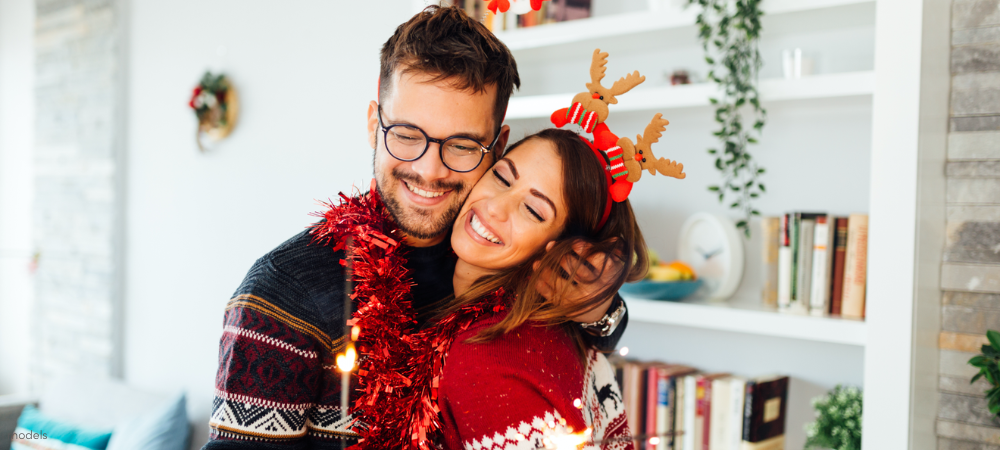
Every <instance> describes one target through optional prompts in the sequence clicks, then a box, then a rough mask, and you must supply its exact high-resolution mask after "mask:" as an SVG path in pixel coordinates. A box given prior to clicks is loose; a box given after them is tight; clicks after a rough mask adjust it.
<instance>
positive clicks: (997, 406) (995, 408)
mask: <svg viewBox="0 0 1000 450" xmlns="http://www.w3.org/2000/svg"><path fill="white" fill-rule="evenodd" d="M986 339H988V340H989V341H990V343H989V344H983V347H982V348H981V349H980V351H982V354H979V355H976V356H973V357H972V359H970V360H969V364H971V365H972V366H974V367H976V368H978V369H979V373H977V374H976V376H974V377H972V381H970V382H969V383H970V384H971V383H975V382H976V380H978V379H979V378H986V381H988V382H989V383H990V386H993V387H992V388H990V389H989V390H987V391H986V404H987V406H988V407H989V409H990V414H993V415H994V416H997V415H998V414H1000V332H997V331H996V330H989V331H987V332H986Z"/></svg>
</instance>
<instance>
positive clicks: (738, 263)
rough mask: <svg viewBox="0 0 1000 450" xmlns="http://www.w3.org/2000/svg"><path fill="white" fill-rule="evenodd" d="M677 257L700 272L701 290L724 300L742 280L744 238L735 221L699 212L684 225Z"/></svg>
mask: <svg viewBox="0 0 1000 450" xmlns="http://www.w3.org/2000/svg"><path fill="white" fill-rule="evenodd" d="M677 249H678V251H677V254H678V259H680V260H681V261H684V262H685V263H687V264H688V265H689V266H691V268H692V269H694V273H696V274H697V275H698V279H699V280H702V282H703V284H702V287H701V289H700V290H699V292H701V293H703V294H704V295H705V296H706V297H708V298H709V299H711V300H725V299H728V298H729V297H731V296H732V295H733V293H735V292H736V288H738V287H739V286H740V280H742V279H743V239H742V238H741V237H740V234H739V232H738V231H737V230H736V225H735V224H733V221H732V220H729V219H728V218H726V217H724V216H720V215H716V214H709V213H697V214H695V215H692V216H691V217H689V218H688V219H687V221H685V222H684V225H683V226H681V233H680V241H679V242H678V246H677Z"/></svg>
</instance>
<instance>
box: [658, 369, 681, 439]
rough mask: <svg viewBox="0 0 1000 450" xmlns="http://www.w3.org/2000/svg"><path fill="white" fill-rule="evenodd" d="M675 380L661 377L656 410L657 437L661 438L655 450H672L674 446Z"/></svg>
mask: <svg viewBox="0 0 1000 450" xmlns="http://www.w3.org/2000/svg"><path fill="white" fill-rule="evenodd" d="M674 380H675V378H673V377H670V376H664V375H660V377H659V382H658V387H657V390H658V391H659V399H658V400H657V409H656V435H657V436H659V437H660V443H659V444H657V445H656V449H655V450H670V449H672V448H673V446H674V442H673V437H672V434H673V431H674V407H675V406H674V405H675V404H676V402H677V400H676V397H675V395H676V393H675V391H676V388H675V386H674Z"/></svg>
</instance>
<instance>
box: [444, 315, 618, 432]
mask: <svg viewBox="0 0 1000 450" xmlns="http://www.w3.org/2000/svg"><path fill="white" fill-rule="evenodd" d="M503 316H504V315H503V314H499V315H497V316H494V317H491V318H488V319H485V320H482V321H480V322H477V323H475V324H473V325H472V326H471V327H469V329H468V330H466V331H464V332H462V333H460V334H459V335H458V336H457V337H456V338H455V342H454V343H453V344H452V346H451V349H450V350H449V352H448V357H447V359H446V360H445V365H444V373H443V374H442V376H441V388H440V392H439V395H440V400H439V405H440V407H441V415H442V418H443V430H442V431H443V434H444V438H445V448H448V449H459V448H462V449H466V450H507V449H510V450H513V449H525V450H526V449H535V448H549V447H551V445H547V444H551V443H552V442H556V441H558V440H559V439H560V438H563V439H565V438H567V437H569V436H568V435H570V434H576V433H582V432H584V430H585V429H587V428H590V430H591V433H590V439H589V440H588V445H586V446H584V447H583V448H585V449H588V450H597V449H601V450H612V449H614V450H617V449H623V450H624V449H634V448H635V447H634V445H633V442H632V441H631V434H630V433H629V429H628V425H627V423H626V420H625V406H624V405H623V404H622V395H621V391H620V389H619V387H618V383H617V382H616V381H615V378H614V376H615V375H614V370H613V369H612V368H611V364H609V363H608V360H607V359H605V358H604V355H603V354H601V353H599V352H597V351H594V350H589V351H588V353H587V357H586V361H585V362H584V363H581V361H580V358H579V357H578V356H577V353H576V347H575V345H574V344H573V341H572V340H571V339H570V337H569V335H568V334H567V333H566V332H565V331H564V330H563V329H562V328H561V327H559V326H551V327H546V326H541V325H539V324H537V323H530V322H529V323H526V324H524V325H522V326H520V327H518V328H516V329H514V330H512V331H510V332H509V333H507V334H505V335H504V336H502V337H499V338H497V339H494V340H492V341H489V342H485V343H468V342H465V341H466V340H467V339H469V338H471V337H473V336H475V335H476V334H478V333H479V331H481V330H483V329H485V328H486V327H488V326H490V325H493V324H496V323H497V322H499V321H500V320H501V319H502V318H503ZM547 441H548V442H547Z"/></svg>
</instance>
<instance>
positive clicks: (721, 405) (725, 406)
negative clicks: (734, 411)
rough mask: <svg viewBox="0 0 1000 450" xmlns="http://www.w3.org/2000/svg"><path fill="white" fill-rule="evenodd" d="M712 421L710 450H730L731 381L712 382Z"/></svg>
mask: <svg viewBox="0 0 1000 450" xmlns="http://www.w3.org/2000/svg"><path fill="white" fill-rule="evenodd" d="M711 410H712V420H711V421H710V422H711V427H710V430H709V436H711V438H710V439H709V440H708V441H709V442H708V443H709V445H708V448H709V449H710V450H728V448H727V447H726V446H727V444H729V421H728V419H729V380H728V379H721V380H712V402H711Z"/></svg>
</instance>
